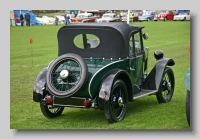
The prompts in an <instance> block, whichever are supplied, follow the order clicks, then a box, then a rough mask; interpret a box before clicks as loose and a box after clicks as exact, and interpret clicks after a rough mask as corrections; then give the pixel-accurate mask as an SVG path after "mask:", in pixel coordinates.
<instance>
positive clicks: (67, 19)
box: [64, 12, 70, 25]
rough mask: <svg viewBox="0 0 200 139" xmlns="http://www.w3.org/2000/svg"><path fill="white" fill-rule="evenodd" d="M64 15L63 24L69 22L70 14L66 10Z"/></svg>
mask: <svg viewBox="0 0 200 139" xmlns="http://www.w3.org/2000/svg"><path fill="white" fill-rule="evenodd" d="M64 17H65V25H68V24H69V23H70V15H69V14H68V12H66V13H65V15H64Z"/></svg>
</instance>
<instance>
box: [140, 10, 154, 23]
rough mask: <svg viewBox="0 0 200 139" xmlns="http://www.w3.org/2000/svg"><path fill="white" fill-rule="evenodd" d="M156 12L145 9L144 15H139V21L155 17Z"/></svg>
mask: <svg viewBox="0 0 200 139" xmlns="http://www.w3.org/2000/svg"><path fill="white" fill-rule="evenodd" d="M154 15H155V12H154V11H145V12H144V13H143V14H142V16H139V17H138V21H148V20H153V19H154Z"/></svg>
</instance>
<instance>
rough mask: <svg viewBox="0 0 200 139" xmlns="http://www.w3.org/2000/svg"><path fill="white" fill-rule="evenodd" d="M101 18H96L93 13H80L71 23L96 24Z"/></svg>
mask: <svg viewBox="0 0 200 139" xmlns="http://www.w3.org/2000/svg"><path fill="white" fill-rule="evenodd" d="M98 18H100V17H99V16H94V15H93V14H92V13H79V14H78V15H77V16H76V17H75V18H71V23H87V22H95V21H96V19H98Z"/></svg>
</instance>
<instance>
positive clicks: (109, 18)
mask: <svg viewBox="0 0 200 139" xmlns="http://www.w3.org/2000/svg"><path fill="white" fill-rule="evenodd" d="M119 21H121V20H120V18H119V17H118V16H117V15H116V14H115V13H105V14H103V16H102V17H101V18H99V19H97V20H96V22H119Z"/></svg>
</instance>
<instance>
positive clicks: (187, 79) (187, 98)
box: [184, 67, 190, 125]
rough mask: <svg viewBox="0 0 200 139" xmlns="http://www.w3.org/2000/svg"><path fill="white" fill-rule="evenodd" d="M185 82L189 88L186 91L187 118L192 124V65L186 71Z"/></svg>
mask: <svg viewBox="0 0 200 139" xmlns="http://www.w3.org/2000/svg"><path fill="white" fill-rule="evenodd" d="M184 83H185V86H186V88H187V91H186V118H187V122H188V125H190V67H189V68H188V69H187V71H186V73H185V78H184Z"/></svg>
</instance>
